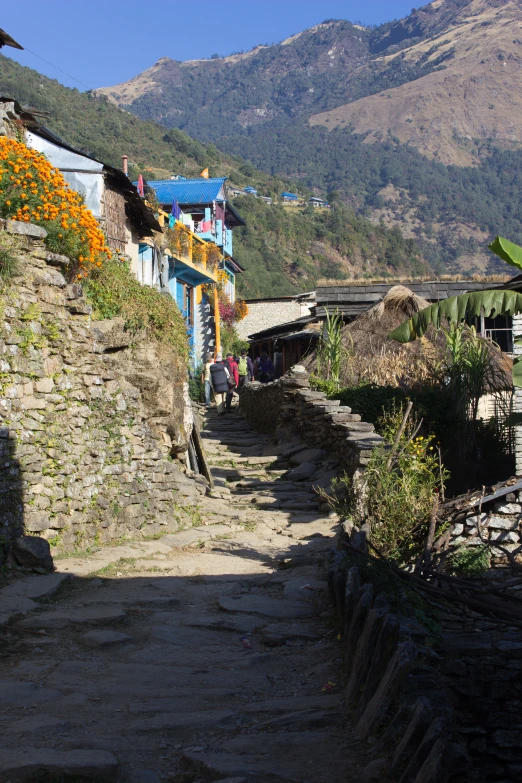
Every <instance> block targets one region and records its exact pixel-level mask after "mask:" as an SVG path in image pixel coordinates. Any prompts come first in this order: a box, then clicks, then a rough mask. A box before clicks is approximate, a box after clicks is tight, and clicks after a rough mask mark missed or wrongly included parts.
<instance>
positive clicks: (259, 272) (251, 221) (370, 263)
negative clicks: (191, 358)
mask: <svg viewBox="0 0 522 783" xmlns="http://www.w3.org/2000/svg"><path fill="white" fill-rule="evenodd" d="M234 206H235V207H236V208H237V209H238V210H240V212H241V214H242V215H243V216H244V217H245V219H246V222H247V225H246V226H245V227H244V228H240V229H236V230H235V231H234V254H235V256H236V257H237V258H238V260H240V261H241V264H243V266H244V267H245V269H246V270H247V271H246V274H244V275H240V276H239V277H238V284H239V292H240V294H241V295H242V296H244V297H246V298H254V297H257V296H279V295H284V294H288V293H290V292H298V291H305V290H307V289H311V288H313V287H314V286H315V283H316V281H317V280H318V279H320V278H333V279H340V278H346V277H347V276H352V275H353V276H358V275H360V276H371V275H372V274H374V273H376V272H377V273H379V272H380V274H384V275H385V276H386V275H388V274H389V275H393V274H406V275H414V276H415V275H421V274H425V273H426V272H427V271H428V269H427V266H426V264H425V263H424V262H423V261H422V259H421V256H420V253H419V249H418V247H417V246H416V243H415V242H414V241H412V240H405V239H404V238H403V236H402V234H401V232H400V231H399V230H398V229H395V230H391V231H390V230H387V229H385V228H383V227H382V226H378V225H377V226H376V225H374V224H372V223H370V221H369V220H367V219H365V218H361V217H358V216H357V215H356V214H355V212H354V211H353V210H352V209H350V208H349V207H346V206H345V205H344V204H342V203H337V204H335V208H334V209H332V210H330V211H317V210H314V209H313V208H312V207H308V208H306V209H305V211H304V212H299V211H294V210H289V209H285V208H284V207H283V206H281V205H267V204H265V203H264V202H262V201H260V200H259V199H256V198H253V197H251V196H246V197H245V196H243V197H239V198H236V199H235V201H234ZM349 273H350V274H349ZM289 278H290V279H291V280H292V289H291V290H289V288H288V279H289Z"/></svg>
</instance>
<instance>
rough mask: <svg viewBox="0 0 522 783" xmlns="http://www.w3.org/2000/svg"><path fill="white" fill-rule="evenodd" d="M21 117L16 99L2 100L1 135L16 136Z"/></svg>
mask: <svg viewBox="0 0 522 783" xmlns="http://www.w3.org/2000/svg"><path fill="white" fill-rule="evenodd" d="M19 119H20V117H19V115H18V114H17V112H16V107H15V102H14V101H0V136H14V135H15V131H16V124H15V123H16V121H17V120H19Z"/></svg>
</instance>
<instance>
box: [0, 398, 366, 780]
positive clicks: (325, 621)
mask: <svg viewBox="0 0 522 783" xmlns="http://www.w3.org/2000/svg"><path fill="white" fill-rule="evenodd" d="M205 426H206V429H205V430H204V431H203V433H202V435H203V439H204V443H205V448H206V451H207V454H208V457H209V460H210V463H211V466H212V472H213V475H214V477H215V482H216V486H215V489H214V491H213V493H212V497H207V498H201V500H200V501H199V506H198V509H197V510H195V512H194V520H193V521H194V524H193V527H192V528H191V529H189V530H186V531H182V532H180V533H174V534H167V535H164V536H162V537H159V538H157V539H156V540H152V541H147V542H134V543H132V542H131V543H129V544H125V545H123V546H117V547H111V548H105V549H102V550H100V551H98V552H96V553H95V554H94V555H92V556H90V557H84V558H82V557H74V558H68V559H62V560H58V561H57V570H58V573H60V574H65V575H68V574H70V575H73V578H68V579H65V580H63V581H61V584H60V585H57V586H55V587H57V589H56V591H55V592H54V593H53V594H52V595H51V596H50V597H49V598H48V599H47V600H46V601H45V602H44V603H42V602H41V599H40V603H39V604H37V603H36V600H37V599H38V595H37V593H38V591H36V592H35V591H34V589H33V591H31V590H30V591H29V593H28V594H27V595H24V594H23V591H21V592H22V597H23V599H24V600H25V601H29V602H30V604H33V605H27V604H26V605H25V607H24V608H23V609H22V611H24V612H28V613H26V614H25V615H18V617H15V618H14V619H11V621H10V622H9V623H8V624H6V625H4V626H3V628H2V636H3V640H2V642H1V644H2V663H1V666H0V680H1V682H0V708H1V710H0V732H1V740H0V783H1V782H2V781H5V782H6V781H17V782H18V781H25V780H29V779H31V777H32V776H33V775H35V774H42V773H46V774H47V776H48V778H47V779H48V780H50V781H54V780H62V779H64V778H68V777H69V778H71V777H72V778H73V779H75V780H78V779H82V778H88V779H92V778H103V779H105V778H107V779H109V780H118V781H129V783H158V781H162V780H166V781H169V782H170V783H197V782H198V781H200V782H201V783H207V781H222V782H224V781H225V780H226V781H227V782H228V783H241V781H244V782H245V783H246V782H247V781H249V782H250V783H265V782H266V783H277V782H278V781H295V783H344V782H345V781H352V780H353V781H356V780H361V779H364V778H362V777H361V770H363V769H364V768H365V767H366V765H367V763H368V761H369V754H370V751H369V749H368V746H367V745H364V746H360V745H358V744H357V742H356V741H355V740H354V739H353V737H352V735H351V731H350V726H349V724H348V719H347V715H346V714H345V711H344V708H343V701H342V694H341V692H340V685H341V682H342V679H343V672H342V658H341V652H340V645H339V642H338V640H337V632H336V630H335V629H334V623H333V618H332V613H331V610H330V606H329V602H328V597H327V590H326V568H327V560H328V552H329V550H330V549H331V547H332V546H334V545H335V541H334V537H335V535H336V526H337V521H336V519H335V518H333V517H330V516H329V515H328V513H327V512H325V511H324V510H321V509H320V507H319V502H318V497H317V496H316V495H315V494H314V493H313V491H312V489H311V485H312V484H313V481H314V478H319V479H320V477H321V475H324V474H325V473H327V472H328V471H330V472H331V470H332V468H333V467H335V466H334V465H333V464H332V463H331V462H329V461H328V456H327V455H325V454H323V453H321V452H319V451H315V452H314V453H313V454H312V453H310V451H309V450H308V451H307V452H305V447H302V448H299V444H297V445H296V444H292V445H289V446H288V447H286V449H285V448H282V447H276V446H273V445H270V444H269V443H267V442H266V441H265V439H264V438H262V437H259V436H258V435H257V434H256V433H255V432H254V431H253V430H252V429H251V427H250V426H249V425H248V424H247V423H245V422H244V421H243V420H242V419H240V418H239V416H237V415H236V414H235V413H233V414H231V415H229V416H227V417H226V418H225V419H220V418H218V417H216V416H215V414H214V413H211V414H209V417H208V421H207V423H206V425H205ZM303 452H305V453H303ZM303 460H304V461H306V462H307V463H308V464H310V461H311V464H314V465H315V468H314V476H312V477H311V478H308V479H307V480H306V481H305V480H302V481H294V480H292V479H291V477H290V474H289V471H291V470H293V469H295V467H296V466H299V465H300V464H303ZM294 475H295V474H294ZM34 606H36V607H37V609H36V611H29V610H31V609H33V610H34ZM328 683H334V684H333V685H331V684H330V685H328V686H327V688H326V692H325V691H324V690H323V688H324V686H325V685H327V684H328Z"/></svg>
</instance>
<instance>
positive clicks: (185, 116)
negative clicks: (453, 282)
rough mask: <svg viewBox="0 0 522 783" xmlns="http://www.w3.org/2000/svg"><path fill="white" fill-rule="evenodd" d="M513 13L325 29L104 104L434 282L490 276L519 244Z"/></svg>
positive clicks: (511, 4)
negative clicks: (360, 225) (243, 165)
mask: <svg viewBox="0 0 522 783" xmlns="http://www.w3.org/2000/svg"><path fill="white" fill-rule="evenodd" d="M521 27H522V4H521V3H520V2H519V1H518V0H435V1H434V2H432V3H429V4H428V5H425V6H423V7H422V8H420V9H417V10H413V11H412V13H411V14H410V15H409V16H408V17H406V18H405V19H403V20H400V21H398V22H392V23H389V24H386V25H382V26H381V27H379V28H377V29H374V30H367V29H364V28H361V27H360V26H358V25H353V24H351V23H350V22H347V21H339V20H329V21H326V22H325V23H323V24H321V25H317V26H316V27H313V28H311V29H309V30H305V31H303V32H302V33H299V34H298V35H295V36H292V37H291V38H289V39H287V40H286V41H283V42H282V43H281V44H277V45H275V46H268V47H257V48H255V49H253V50H252V51H250V52H246V53H240V54H235V55H231V56H229V57H222V58H214V59H210V60H198V61H192V62H185V63H180V62H176V61H174V60H171V59H169V58H165V57H164V58H162V59H161V60H160V61H158V62H157V63H156V65H155V66H153V67H152V68H151V69H150V70H149V71H147V72H145V73H144V74H141V75H140V76H138V77H136V78H135V79H133V80H131V81H130V82H127V83H125V84H123V85H118V86H117V87H114V88H105V89H102V90H100V91H99V92H100V93H101V94H103V95H104V97H107V98H108V99H109V100H110V101H113V102H115V103H118V104H119V105H120V106H123V107H125V108H126V109H128V110H130V111H131V112H133V113H136V114H138V115H139V116H141V117H146V118H154V119H156V120H157V121H159V122H161V123H164V124H166V125H170V126H177V127H178V128H183V129H185V130H187V131H188V132H190V133H191V134H192V135H193V136H195V137H196V138H199V139H201V140H204V141H208V140H213V141H214V143H215V144H216V145H217V146H218V147H219V148H220V149H222V150H224V151H227V152H229V153H234V154H236V153H240V154H241V155H242V156H243V157H245V158H247V159H248V160H250V161H252V162H253V163H254V164H255V165H256V166H257V167H258V168H259V169H263V170H265V171H267V172H269V173H270V174H272V175H274V176H276V175H277V176H281V175H284V176H287V177H291V178H292V179H293V180H294V181H298V182H300V183H301V188H309V189H311V190H316V191H317V192H318V193H325V192H328V191H332V190H337V191H339V193H340V196H341V198H342V199H343V200H344V201H345V202H346V203H348V204H350V205H351V206H352V207H353V208H354V209H355V210H356V211H358V212H359V213H361V212H362V214H364V215H366V216H367V217H369V218H370V219H371V220H372V221H373V222H374V223H381V224H384V225H385V226H388V227H398V228H400V230H401V232H402V233H403V235H404V236H405V237H410V238H412V239H415V240H416V242H417V243H418V244H419V246H420V248H421V251H422V254H423V256H424V258H425V259H426V260H427V261H428V262H429V263H430V264H431V265H432V267H434V268H435V269H437V270H439V271H444V272H452V273H459V274H460V273H462V272H464V273H471V272H475V271H479V272H484V271H488V272H495V271H498V264H497V262H496V261H495V260H494V259H492V257H491V255H490V254H489V253H488V251H487V250H486V247H487V242H488V240H489V239H490V238H491V237H492V236H493V235H494V234H496V233H503V234H504V235H507V236H509V237H510V238H512V239H513V240H514V241H521V240H522V207H519V199H518V196H517V185H516V183H517V181H519V178H520V176H522V98H521V97H520V90H519V88H518V80H519V72H520V63H521V57H522V29H521Z"/></svg>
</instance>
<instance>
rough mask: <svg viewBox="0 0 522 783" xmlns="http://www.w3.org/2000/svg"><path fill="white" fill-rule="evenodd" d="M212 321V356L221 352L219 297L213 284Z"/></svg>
mask: <svg viewBox="0 0 522 783" xmlns="http://www.w3.org/2000/svg"><path fill="white" fill-rule="evenodd" d="M214 323H215V325H216V347H215V349H214V358H216V356H217V354H218V353H221V321H220V318H219V298H218V290H217V286H214Z"/></svg>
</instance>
